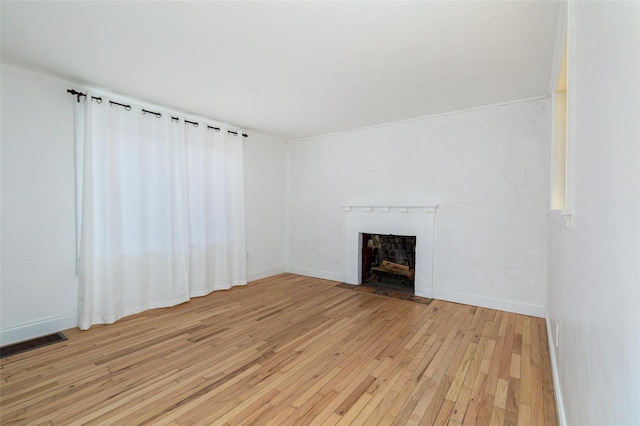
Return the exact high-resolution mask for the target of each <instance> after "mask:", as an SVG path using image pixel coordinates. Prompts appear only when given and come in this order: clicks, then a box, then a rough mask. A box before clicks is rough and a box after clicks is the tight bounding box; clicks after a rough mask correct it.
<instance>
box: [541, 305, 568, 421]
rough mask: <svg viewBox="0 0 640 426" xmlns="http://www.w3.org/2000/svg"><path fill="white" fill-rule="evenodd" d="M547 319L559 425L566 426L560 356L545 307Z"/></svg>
mask: <svg viewBox="0 0 640 426" xmlns="http://www.w3.org/2000/svg"><path fill="white" fill-rule="evenodd" d="M545 321H546V323H547V339H548V340H549V341H548V344H549V357H550V359H551V377H553V390H554V393H555V395H556V412H557V413H558V425H559V426H566V424H567V417H566V414H565V413H566V412H565V410H564V399H563V398H562V388H561V387H560V372H559V371H558V358H557V356H556V350H555V348H554V343H553V334H552V331H551V330H552V328H551V322H550V319H549V314H548V313H547V311H546V309H545Z"/></svg>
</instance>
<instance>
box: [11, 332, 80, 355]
mask: <svg viewBox="0 0 640 426" xmlns="http://www.w3.org/2000/svg"><path fill="white" fill-rule="evenodd" d="M65 340H67V338H66V337H65V335H64V334H62V333H55V334H49V335H48V336H42V337H38V338H35V339H31V340H27V341H24V342H20V343H14V344H13V345H7V346H3V347H1V348H0V358H6V357H8V356H11V355H15V354H19V353H22V352H27V351H30V350H32V349H38V348H41V347H43V346H47V345H51V344H53V343H58V342H63V341H65Z"/></svg>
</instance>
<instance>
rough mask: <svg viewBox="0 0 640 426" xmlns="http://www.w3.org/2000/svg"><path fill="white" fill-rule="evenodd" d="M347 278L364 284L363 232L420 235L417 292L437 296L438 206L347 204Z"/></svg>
mask: <svg viewBox="0 0 640 426" xmlns="http://www.w3.org/2000/svg"><path fill="white" fill-rule="evenodd" d="M342 207H343V210H344V212H345V213H346V257H345V282H346V283H347V284H357V285H360V284H362V244H363V234H381V235H411V236H415V238H416V250H415V278H414V292H415V295H416V296H421V297H433V288H434V282H433V272H434V267H435V265H434V259H435V256H434V254H435V236H436V235H435V230H436V212H437V210H438V206H437V205H436V206H383V205H358V206H355V205H345V206H342Z"/></svg>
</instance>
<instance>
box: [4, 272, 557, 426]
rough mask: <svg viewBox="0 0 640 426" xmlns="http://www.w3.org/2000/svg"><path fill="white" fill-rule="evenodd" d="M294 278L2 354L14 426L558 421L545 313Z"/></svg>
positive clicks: (7, 415) (7, 413)
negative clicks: (420, 299) (426, 301)
mask: <svg viewBox="0 0 640 426" xmlns="http://www.w3.org/2000/svg"><path fill="white" fill-rule="evenodd" d="M336 284H337V283H336V282H334V281H326V280H320V279H315V278H308V277H302V276H298V275H293V274H282V275H278V276H276V277H270V278H267V279H263V280H260V281H255V282H252V283H250V284H249V285H247V286H245V287H237V288H234V289H231V290H227V291H220V292H214V293H212V294H210V295H208V296H205V297H200V298H195V299H192V300H191V301H190V302H189V303H184V304H182V305H179V306H176V307H173V308H167V309H156V310H152V311H147V312H144V313H142V314H138V315H134V316H131V317H128V318H125V319H123V320H120V321H118V322H117V323H116V324H112V325H106V326H94V327H92V328H91V330H88V331H80V330H77V329H72V330H67V331H65V334H66V335H67V337H68V338H69V340H68V341H66V342H62V343H57V344H55V345H52V346H48V347H44V348H41V349H38V350H34V351H31V352H26V353H23V354H18V355H14V356H11V357H8V358H5V359H3V360H1V362H0V366H1V371H0V372H1V382H0V383H1V387H0V393H1V396H0V401H1V405H0V408H1V410H2V413H1V415H0V422H1V423H2V424H3V425H9V424H64V425H76V424H78V425H79V424H101V425H102V424H119V425H134V424H172V425H185V424H220V425H222V424H229V425H235V424H257V425H262V424H272V425H281V424H282V425H285V424H305V425H306V424H354V425H359V424H361V425H378V424H397V425H409V424H425V425H432V424H448V425H460V424H464V425H467V424H479V425H484V424H491V425H501V424H503V425H543V424H556V423H557V419H556V410H555V402H554V392H553V386H552V381H551V371H550V364H549V352H548V347H547V337H546V328H545V323H544V320H543V319H541V318H534V317H528V316H524V315H517V314H512V313H506V312H501V311H495V310H492V309H483V308H478V307H473V306H468V305H460V304H455V303H449V302H443V301H437V300H436V301H434V302H433V303H431V304H430V305H421V304H418V303H413V302H410V301H404V300H398V299H391V298H388V297H384V296H377V295H372V294H365V293H361V292H357V291H353V290H348V289H342V288H337V287H336Z"/></svg>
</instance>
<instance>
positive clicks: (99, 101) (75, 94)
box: [67, 89, 249, 138]
mask: <svg viewBox="0 0 640 426" xmlns="http://www.w3.org/2000/svg"><path fill="white" fill-rule="evenodd" d="M67 93H70V94H72V95H73V96H75V97H76V98H77V100H78V102H80V98H81V97H83V96H84V97H85V98H86V97H87V94H86V93H82V92H78V91H77V90H74V89H67ZM91 99H93V100H95V101H96V102H98V103H99V104H101V103H102V98H101V97H98V96H91ZM109 105H118V106H121V107H123V108H124V109H125V110H127V111H131V105H127V104H121V103H119V102H114V101H109ZM142 113H143V114H153V115H155V116H156V117H158V118H160V117H162V114H161V113H159V112H154V111H149V110H147V109H142ZM171 119H172V120H175V121H180V118H179V117H174V116H171ZM184 122H185V123H189V124H193V127H198V126H199V125H200V124H198V122H197V121H189V120H184ZM207 129H211V130H215V131H216V132H219V131H220V127H214V126H209V125H207ZM227 133H229V134H232V135H234V136H238V132H234V131H232V130H227ZM242 137H243V138H248V137H249V135H248V134H246V133H243V134H242Z"/></svg>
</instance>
